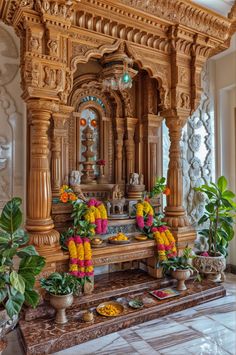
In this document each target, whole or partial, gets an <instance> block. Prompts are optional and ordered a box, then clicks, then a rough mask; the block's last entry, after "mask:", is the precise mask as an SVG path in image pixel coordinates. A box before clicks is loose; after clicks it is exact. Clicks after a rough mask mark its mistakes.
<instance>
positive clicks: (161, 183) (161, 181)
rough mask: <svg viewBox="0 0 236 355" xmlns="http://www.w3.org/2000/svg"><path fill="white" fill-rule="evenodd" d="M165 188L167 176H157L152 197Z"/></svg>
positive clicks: (151, 193)
mask: <svg viewBox="0 0 236 355" xmlns="http://www.w3.org/2000/svg"><path fill="white" fill-rule="evenodd" d="M165 188H166V178H165V177H158V178H156V182H155V185H154V186H153V188H152V190H151V191H150V197H151V198H152V197H155V196H157V195H159V194H160V193H162V192H163V191H164V190H165Z"/></svg>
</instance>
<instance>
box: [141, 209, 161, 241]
mask: <svg viewBox="0 0 236 355" xmlns="http://www.w3.org/2000/svg"><path fill="white" fill-rule="evenodd" d="M163 218H164V215H163V214H162V213H156V214H155V215H154V216H153V224H152V225H151V226H146V225H145V226H144V228H139V230H140V232H142V234H144V235H146V236H147V237H148V238H149V239H153V232H152V229H153V228H154V227H156V228H157V227H161V226H165V225H166V223H165V222H163V221H162V219H163ZM146 220H147V216H146V215H144V221H145V222H146Z"/></svg>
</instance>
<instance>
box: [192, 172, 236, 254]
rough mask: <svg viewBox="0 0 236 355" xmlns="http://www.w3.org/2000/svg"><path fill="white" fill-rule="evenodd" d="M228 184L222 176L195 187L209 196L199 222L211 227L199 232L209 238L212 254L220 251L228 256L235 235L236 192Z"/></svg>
mask: <svg viewBox="0 0 236 355" xmlns="http://www.w3.org/2000/svg"><path fill="white" fill-rule="evenodd" d="M227 185H228V182H227V180H226V178H225V177H224V176H221V177H220V178H219V179H218V180H217V183H213V182H210V183H207V182H206V183H205V184H203V185H202V186H200V187H196V188H195V190H196V191H199V192H201V193H204V194H205V195H206V196H207V203H206V205H205V211H204V214H203V216H202V217H201V218H200V219H199V221H198V224H199V225H201V224H204V223H208V224H209V227H208V228H204V229H202V230H201V231H200V232H199V234H200V235H202V236H204V237H205V238H207V241H208V254H209V255H210V256H217V255H218V253H221V254H223V255H224V256H227V253H228V252H227V249H228V244H229V241H230V240H232V239H233V237H234V219H235V212H236V204H235V202H234V201H233V199H234V198H235V194H234V193H233V192H232V191H230V190H228V188H227Z"/></svg>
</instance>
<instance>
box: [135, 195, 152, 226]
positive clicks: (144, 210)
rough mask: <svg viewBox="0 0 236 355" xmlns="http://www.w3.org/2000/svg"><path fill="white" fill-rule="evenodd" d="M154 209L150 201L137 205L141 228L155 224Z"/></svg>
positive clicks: (138, 220)
mask: <svg viewBox="0 0 236 355" xmlns="http://www.w3.org/2000/svg"><path fill="white" fill-rule="evenodd" d="M153 215H154V211H153V208H152V206H151V204H150V203H149V202H148V201H143V202H138V203H137V205H136V222H137V225H138V227H139V228H140V229H143V228H144V227H145V226H147V227H151V226H152V224H153Z"/></svg>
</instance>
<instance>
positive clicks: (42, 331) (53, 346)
mask: <svg viewBox="0 0 236 355" xmlns="http://www.w3.org/2000/svg"><path fill="white" fill-rule="evenodd" d="M109 278H110V279H109ZM138 280H139V282H138ZM97 281H98V280H96V284H97V285H98V286H97V288H95V291H94V294H93V295H90V296H86V297H84V296H82V297H81V298H80V299H78V300H76V302H75V305H74V306H73V307H72V308H71V309H70V310H68V311H67V315H68V319H69V322H68V323H67V324H65V325H56V324H55V323H54V318H53V317H52V316H51V317H48V316H47V317H41V318H37V319H32V320H29V321H26V320H21V321H20V331H21V334H22V338H23V344H24V347H25V350H26V354H28V355H39V354H40V355H43V354H51V353H53V352H56V351H60V350H63V349H66V348H69V347H71V346H74V345H77V344H80V343H83V342H86V341H88V340H91V339H94V338H98V337H100V336H103V335H106V334H109V333H112V332H116V331H118V330H121V329H124V328H128V327H131V326H133V325H135V324H139V323H143V322H146V321H148V320H152V319H155V318H160V317H163V316H165V315H168V314H170V313H173V312H178V311H181V310H183V309H186V308H189V307H192V306H196V305H198V304H201V303H204V302H208V301H211V300H214V299H217V298H220V297H223V296H225V289H224V287H223V286H222V285H219V284H215V283H211V282H206V281H202V282H200V283H199V282H196V281H195V282H194V281H193V280H190V281H188V283H187V285H188V289H187V290H186V291H183V292H181V294H180V295H179V296H177V297H173V298H170V299H166V300H161V301H160V300H158V299H156V298H154V297H153V296H152V295H150V294H149V290H154V289H159V288H162V287H166V286H172V287H174V281H173V280H172V279H164V280H155V279H154V278H152V277H151V276H149V275H147V274H145V273H144V272H142V271H140V270H136V271H128V272H127V271H126V272H125V271H124V272H120V273H114V274H111V275H109V276H107V275H106V276H104V278H103V279H102V277H100V283H99V284H98V283H97ZM129 286H130V287H129ZM134 297H140V298H142V299H143V302H144V307H143V308H142V309H140V310H133V309H131V308H130V307H129V306H128V300H130V299H132V298H134ZM108 299H112V300H114V299H116V300H118V301H119V302H121V303H122V304H123V305H124V307H125V310H124V313H123V314H122V315H121V316H119V317H112V318H106V317H102V316H100V315H98V314H97V312H96V310H95V307H96V306H97V305H98V304H99V303H101V302H102V301H105V300H108ZM87 308H92V309H93V312H94V321H93V322H91V323H85V322H83V320H82V316H83V313H84V310H85V309H87Z"/></svg>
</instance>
